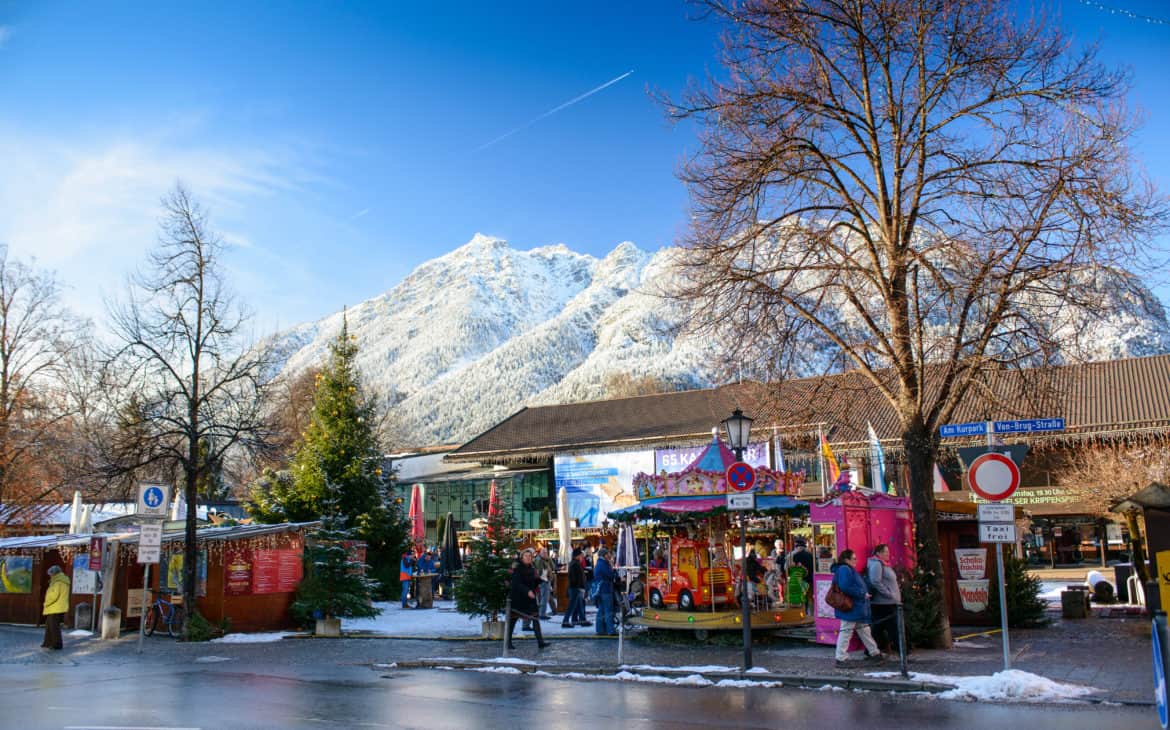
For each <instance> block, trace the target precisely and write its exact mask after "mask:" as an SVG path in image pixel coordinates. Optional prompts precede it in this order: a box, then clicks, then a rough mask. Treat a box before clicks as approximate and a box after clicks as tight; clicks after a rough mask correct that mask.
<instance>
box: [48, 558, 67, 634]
mask: <svg viewBox="0 0 1170 730" xmlns="http://www.w3.org/2000/svg"><path fill="white" fill-rule="evenodd" d="M68 612H69V576H67V575H65V573H64V572H63V571H62V570H61V566H59V565H54V566H52V567H50V568H49V588H48V590H47V591H45V604H44V614H45V638H44V640H43V641H42V642H41V646H42V647H44V648H46V649H54V650H56V651H60V650H61V649H64V648H65V646H64V644H62V643H61V621H62V619H63V618H64V616H65V614H66V613H68Z"/></svg>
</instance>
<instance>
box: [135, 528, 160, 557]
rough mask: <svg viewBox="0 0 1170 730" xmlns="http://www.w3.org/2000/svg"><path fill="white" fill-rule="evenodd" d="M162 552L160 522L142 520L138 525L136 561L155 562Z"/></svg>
mask: <svg viewBox="0 0 1170 730" xmlns="http://www.w3.org/2000/svg"><path fill="white" fill-rule="evenodd" d="M161 552H162V523H161V522H143V523H142V524H141V525H139V526H138V562H139V563H157V562H158V561H159V557H160V554H161Z"/></svg>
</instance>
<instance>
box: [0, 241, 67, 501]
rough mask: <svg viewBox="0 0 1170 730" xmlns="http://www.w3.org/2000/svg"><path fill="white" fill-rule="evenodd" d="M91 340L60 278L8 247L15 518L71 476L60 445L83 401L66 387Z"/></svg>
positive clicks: (5, 302) (2, 320)
mask: <svg viewBox="0 0 1170 730" xmlns="http://www.w3.org/2000/svg"><path fill="white" fill-rule="evenodd" d="M87 344H88V339H87V337H86V336H85V334H84V327H83V323H82V321H81V320H80V319H79V318H77V317H76V316H74V315H73V314H72V313H70V312H69V310H68V309H67V308H66V307H65V306H64V305H63V304H62V302H61V285H60V284H59V283H58V281H57V279H56V277H55V276H54V275H53V274H52V273H51V272H46V271H41V270H38V269H36V268H35V267H34V265H33V264H32V263H25V262H22V261H19V260H15V259H11V258H9V255H8V247H7V246H4V245H0V504H4V505H6V506H7V507H9V508H10V509H8V510H7V511H6V518H7V519H13V518H17V517H18V516H19V511H20V509H19V508H20V507H23V506H27V505H29V504H34V503H36V502H39V501H41V500H43V499H44V498H46V497H48V496H50V495H52V494H53V493H54V492H56V491H57V490H58V489H60V488H61V486H62V484H63V483H64V481H65V479H66V474H67V470H64V469H63V468H62V466H63V465H62V462H61V460H60V459H59V458H58V455H57V453H56V452H55V451H54V449H55V448H59V447H61V446H62V444H63V443H64V442H66V441H67V440H68V439H67V434H68V431H69V430H70V424H69V419H70V417H71V415H72V414H73V413H74V410H75V408H74V406H75V405H76V404H75V403H74V402H73V401H71V399H70V398H69V397H68V395H67V393H66V392H65V391H64V389H63V388H62V387H61V385H62V379H63V377H64V376H65V373H66V371H67V370H68V365H69V364H70V363H71V362H72V361H73V357H74V355H75V354H76V353H78V352H80V351H81V350H83V349H84V348H85V347H86V346H87Z"/></svg>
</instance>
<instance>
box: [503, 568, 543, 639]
mask: <svg viewBox="0 0 1170 730" xmlns="http://www.w3.org/2000/svg"><path fill="white" fill-rule="evenodd" d="M535 559H536V551H535V550H533V549H532V548H524V550H522V551H521V552H520V560H518V561H517V562H516V564H515V565H513V566H512V586H511V590H510V591H509V594H510V596H511V600H512V609H511V612H510V613H509V614H508V625H507V635H506V638H507V641H508V648H509V649H515V648H516V646H515V644H513V643H512V632H513V631H514V630H515V628H516V620H517V619H519V618H524V619H525V621H528V622H530V624H531V626H532V632H533V633H534V634H536V645H537V646H538V647H540V648H541V649H543V648H545V647H546V646H548V642H546V641H545V640H544V635H543V634H542V633H541V631H540V614H539V612H538V610H537V605H536V602H537V597H538V596H539V595H540V578H538V577H537V575H536V568H535V567H533V565H532V564H533V562H534V561H535Z"/></svg>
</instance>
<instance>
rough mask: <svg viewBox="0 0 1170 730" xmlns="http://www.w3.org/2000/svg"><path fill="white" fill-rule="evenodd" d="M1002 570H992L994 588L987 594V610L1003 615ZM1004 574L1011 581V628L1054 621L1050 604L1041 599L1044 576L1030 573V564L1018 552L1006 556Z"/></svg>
mask: <svg viewBox="0 0 1170 730" xmlns="http://www.w3.org/2000/svg"><path fill="white" fill-rule="evenodd" d="M996 576H998V572H994V571H993V572H992V580H991V585H990V590H989V591H988V594H987V611H988V613H990V614H991V615H992V616H994V617H995V620H996V621H999V620H1000V617H999V581H998V580H997V579H996ZM1003 577H1004V581H1005V582H1006V583H1007V591H1005V593H1004V595H1005V596H1006V597H1007V612H1008V627H1009V628H1013V629H1015V628H1033V627H1037V626H1047V625H1048V624H1049V623H1050V622H1049V620H1048V617H1047V616H1046V615H1045V610H1046V609H1047V604H1045V603H1044V601H1042V600H1040V579H1039V578H1037V577H1036V576H1033V575H1030V574H1029V573H1028V564H1027V562H1026V561H1024V560H1020V559H1019V558H1017V557H1015V556H1014V555H1011V554H1009V555H1006V556H1005V557H1004V561H1003Z"/></svg>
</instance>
